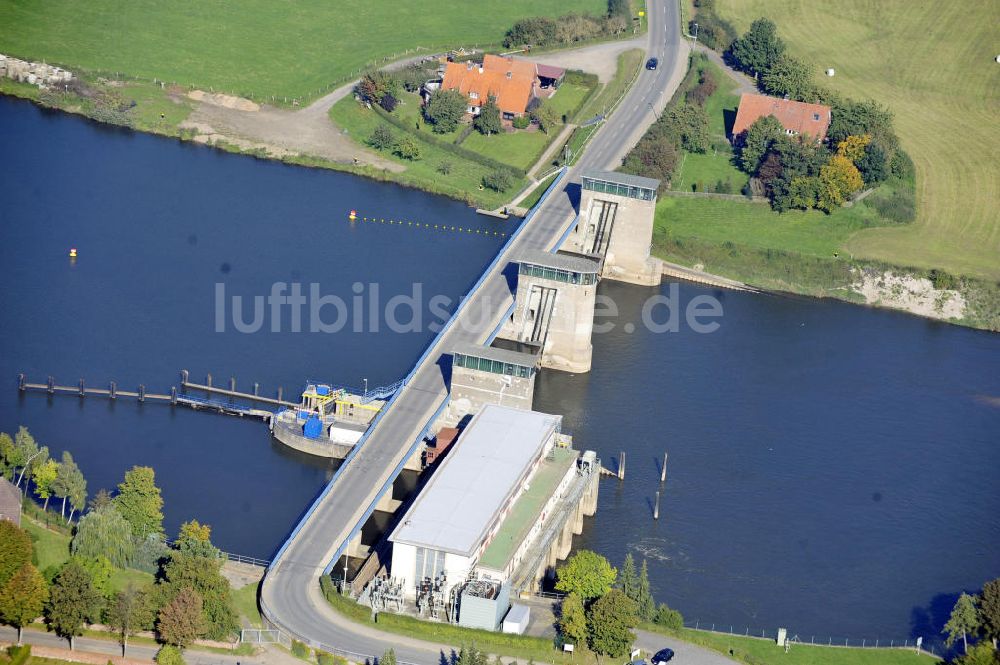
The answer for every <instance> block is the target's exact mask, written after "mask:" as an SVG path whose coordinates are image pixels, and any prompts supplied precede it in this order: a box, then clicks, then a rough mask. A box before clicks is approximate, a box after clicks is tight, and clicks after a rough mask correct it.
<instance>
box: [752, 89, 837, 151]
mask: <svg viewBox="0 0 1000 665" xmlns="http://www.w3.org/2000/svg"><path fill="white" fill-rule="evenodd" d="M769 115H773V116H774V117H775V118H777V119H778V122H780V123H781V126H782V127H784V128H785V133H786V134H788V135H789V136H811V137H812V138H813V139H814V140H816V141H823V139H825V138H826V132H827V130H828V129H830V107H829V106H824V105H823V104H807V103H805V102H795V101H792V100H790V99H780V98H778V97H767V96H766V95H752V94H743V95H742V96H741V97H740V108H739V110H738V111H737V112H736V121H735V122H733V134H732V135H733V138H735V137H737V136H739V135H740V134H742V133H743V132H745V131H746V130H747V129H748V128H749V127H750V125H752V124H753V123H754V122H755V121H757V120H758V119H760V118H764V117H766V116H769Z"/></svg>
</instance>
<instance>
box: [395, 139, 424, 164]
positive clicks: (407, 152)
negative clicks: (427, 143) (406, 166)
mask: <svg viewBox="0 0 1000 665" xmlns="http://www.w3.org/2000/svg"><path fill="white" fill-rule="evenodd" d="M392 151H393V153H395V154H396V155H399V156H400V157H402V158H403V159H409V160H410V161H415V160H418V159H420V144H419V143H417V142H416V141H415V140H413V139H412V138H410V137H409V136H404V137H403V138H401V139H399V141H398V142H397V143H396V145H395V147H394V148H393V149H392Z"/></svg>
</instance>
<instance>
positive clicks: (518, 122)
mask: <svg viewBox="0 0 1000 665" xmlns="http://www.w3.org/2000/svg"><path fill="white" fill-rule="evenodd" d="M512 124H513V125H514V129H527V128H528V125H530V124H531V118H529V117H528V116H526V115H520V116H518V117H516V118H514V120H513V121H512Z"/></svg>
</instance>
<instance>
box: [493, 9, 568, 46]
mask: <svg viewBox="0 0 1000 665" xmlns="http://www.w3.org/2000/svg"><path fill="white" fill-rule="evenodd" d="M555 38H556V22H555V21H553V20H552V19H550V18H546V17H544V16H537V17H535V18H526V19H521V20H520V21H518V22H517V23H515V24H514V25H512V26H511V27H510V29H509V30H508V31H507V34H506V35H505V36H504V39H503V45H504V46H506V47H507V48H510V47H512V46H524V45H525V44H531V45H534V46H541V45H544V44H548V43H550V42H552V41H554V40H555Z"/></svg>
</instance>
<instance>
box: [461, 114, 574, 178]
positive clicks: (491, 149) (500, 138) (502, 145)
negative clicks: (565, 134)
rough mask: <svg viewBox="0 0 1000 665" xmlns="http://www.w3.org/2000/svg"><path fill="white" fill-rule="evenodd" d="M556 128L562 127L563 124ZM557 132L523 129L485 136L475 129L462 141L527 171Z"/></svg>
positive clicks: (470, 146) (468, 146)
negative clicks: (547, 132)
mask: <svg viewBox="0 0 1000 665" xmlns="http://www.w3.org/2000/svg"><path fill="white" fill-rule="evenodd" d="M556 129H562V125H559V126H558V127H557V128H556ZM556 134H557V132H556V131H555V130H553V131H552V132H550V133H549V134H546V133H544V132H541V131H533V132H529V131H527V130H521V131H515V132H504V133H502V134H493V135H491V136H484V135H482V134H480V133H479V132H475V131H474V132H472V133H471V134H469V137H468V138H467V139H465V140H464V141H462V147H463V148H465V149H467V150H474V151H476V152H478V153H479V154H480V155H483V156H484V157H489V158H490V159H495V160H497V161H498V162H503V163H504V164H510V165H511V166H515V167H517V168H519V169H522V170H525V171H526V170H528V169H529V168H531V165H532V164H534V163H535V162H536V161H538V158H539V157H541V155H542V153H543V152H544V151H545V146H547V145H548V144H549V141H551V140H552V139H553V138H554V137H555V136H556Z"/></svg>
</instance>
